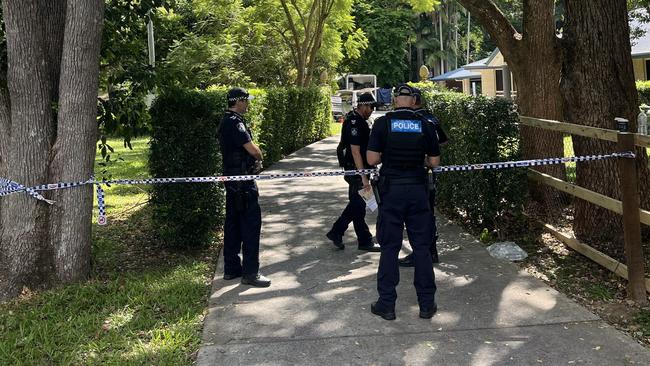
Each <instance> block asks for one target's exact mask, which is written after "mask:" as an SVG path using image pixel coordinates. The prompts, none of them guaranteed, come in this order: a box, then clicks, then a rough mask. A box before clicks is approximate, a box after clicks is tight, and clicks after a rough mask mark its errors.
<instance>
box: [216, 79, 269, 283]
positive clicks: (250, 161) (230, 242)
mask: <svg viewBox="0 0 650 366" xmlns="http://www.w3.org/2000/svg"><path fill="white" fill-rule="evenodd" d="M227 98H228V110H226V112H225V114H224V116H223V119H222V120H221V125H220V126H219V145H220V148H221V154H222V157H223V172H224V175H247V174H254V173H257V172H258V171H259V170H260V169H261V162H262V151H261V150H260V149H259V147H257V145H255V143H253V141H252V134H251V131H250V129H249V128H248V126H247V125H246V120H245V119H244V117H243V114H244V113H246V111H247V110H248V103H249V101H250V100H251V99H253V97H252V96H250V95H249V94H248V92H247V91H246V90H245V89H242V88H233V89H231V90H229V91H228V95H227ZM225 186H226V222H225V224H224V238H223V258H224V275H223V278H224V279H225V280H233V279H236V278H239V277H241V283H242V284H244V285H251V286H255V287H268V286H270V285H271V281H270V280H269V279H268V278H266V277H264V276H263V275H262V274H261V273H260V272H259V266H260V264H259V249H260V231H261V228H262V213H261V210H260V205H259V203H258V202H257V198H258V195H259V194H258V191H257V185H256V184H255V181H252V180H249V181H240V182H226V183H225ZM240 251H242V254H243V261H241V260H240V258H239V252H240Z"/></svg>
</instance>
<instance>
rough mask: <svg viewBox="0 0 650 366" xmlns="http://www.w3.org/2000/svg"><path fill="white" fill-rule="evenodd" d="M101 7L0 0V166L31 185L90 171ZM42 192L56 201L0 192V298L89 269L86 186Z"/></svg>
mask: <svg viewBox="0 0 650 366" xmlns="http://www.w3.org/2000/svg"><path fill="white" fill-rule="evenodd" d="M64 6H65V7H64ZM103 9H104V2H103V1H102V0H87V1H65V0H54V1H51V2H41V1H33V0H29V1H25V0H5V1H4V2H3V13H4V20H5V24H6V34H7V54H8V71H7V91H8V98H7V94H6V93H3V92H2V90H1V89H0V103H1V105H0V135H1V137H0V143H1V145H2V146H1V147H0V159H1V160H0V172H1V173H2V175H4V176H6V177H7V178H9V179H11V180H13V181H16V182H19V183H21V184H24V185H26V186H31V185H36V184H43V183H46V182H52V181H54V182H56V181H61V180H63V181H76V180H83V179H87V178H89V177H90V175H91V174H92V172H93V159H94V150H95V149H94V143H95V138H96V129H97V126H96V119H95V117H96V113H97V110H96V98H97V89H98V85H97V84H98V79H99V52H100V44H101V29H102V24H103ZM59 95H60V97H59ZM5 99H8V100H5ZM53 105H56V106H57V107H58V108H57V109H58V117H56V118H55V116H54V112H53V108H52V106H53ZM6 111H9V114H8V116H9V118H5V117H4V115H6V113H4V112H6ZM57 120H58V121H59V123H58V124H57V123H56V122H55V121H57ZM5 132H6V133H5ZM48 194H50V195H51V197H52V198H54V199H55V200H56V201H57V202H56V203H55V206H53V207H49V206H48V205H47V204H46V203H44V202H40V201H37V200H35V199H34V198H32V197H30V196H29V195H27V194H16V195H11V196H8V197H3V198H2V199H0V213H1V214H0V301H2V300H5V299H8V298H11V297H14V296H16V295H17V294H19V293H20V291H21V290H22V288H23V287H30V288H39V287H47V286H49V285H52V284H53V283H57V282H68V281H73V280H77V279H80V278H83V277H84V276H85V275H86V274H87V273H88V270H89V262H90V246H91V236H90V230H91V222H90V219H91V213H92V187H84V188H75V189H71V190H65V191H57V192H53V193H48Z"/></svg>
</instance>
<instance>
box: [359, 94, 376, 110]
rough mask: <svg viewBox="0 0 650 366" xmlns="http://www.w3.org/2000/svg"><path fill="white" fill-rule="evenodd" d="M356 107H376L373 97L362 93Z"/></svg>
mask: <svg viewBox="0 0 650 366" xmlns="http://www.w3.org/2000/svg"><path fill="white" fill-rule="evenodd" d="M357 105H370V106H371V107H376V106H377V101H375V97H373V96H372V93H363V94H361V95H359V98H358V99H357Z"/></svg>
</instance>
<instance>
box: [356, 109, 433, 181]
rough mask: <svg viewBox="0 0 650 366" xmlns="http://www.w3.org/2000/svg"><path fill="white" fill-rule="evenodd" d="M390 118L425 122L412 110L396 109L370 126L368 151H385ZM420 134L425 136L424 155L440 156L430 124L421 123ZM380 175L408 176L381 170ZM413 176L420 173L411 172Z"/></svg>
mask: <svg viewBox="0 0 650 366" xmlns="http://www.w3.org/2000/svg"><path fill="white" fill-rule="evenodd" d="M392 118H399V119H420V120H422V121H423V122H426V120H425V119H424V118H423V117H420V116H418V115H416V114H415V112H414V111H413V110H412V109H407V108H400V109H396V110H394V111H393V112H391V113H388V114H386V115H385V116H382V117H379V118H378V119H377V120H376V121H375V124H374V125H373V126H372V131H371V132H370V140H369V142H368V150H370V151H374V152H378V153H383V152H384V150H385V149H386V141H387V140H388V126H389V125H390V120H391V119H392ZM422 126H423V127H424V128H423V129H422V132H423V133H424V135H425V141H426V147H425V152H424V153H425V154H426V155H427V156H440V146H439V145H438V138H437V136H436V130H435V128H434V127H433V124H431V123H423V124H422ZM422 167H423V168H424V161H422ZM382 173H384V174H385V173H389V174H391V175H392V174H393V173H395V174H397V175H410V174H409V173H407V172H404V171H399V172H397V171H394V172H393V171H391V170H386V169H384V168H382ZM412 173H413V174H421V173H422V171H413V172H412Z"/></svg>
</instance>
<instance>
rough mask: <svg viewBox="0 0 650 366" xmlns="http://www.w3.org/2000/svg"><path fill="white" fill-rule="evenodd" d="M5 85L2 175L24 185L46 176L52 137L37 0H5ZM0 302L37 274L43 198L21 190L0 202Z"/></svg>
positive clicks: (44, 221) (41, 19)
mask: <svg viewBox="0 0 650 366" xmlns="http://www.w3.org/2000/svg"><path fill="white" fill-rule="evenodd" d="M3 14H4V21H5V29H6V35H7V56H8V60H7V63H8V72H7V87H8V91H9V96H10V103H11V114H10V115H11V136H10V141H9V146H10V148H9V149H7V151H6V160H5V162H4V164H3V165H4V166H5V169H4V170H5V173H6V174H7V178H9V179H11V180H13V181H16V182H19V183H21V184H24V185H27V186H29V185H35V184H41V183H43V182H45V181H46V179H47V170H48V169H47V166H48V161H49V157H50V156H49V152H50V141H51V140H50V139H51V136H52V132H53V131H52V108H51V100H52V99H51V92H50V88H49V86H50V84H49V77H48V67H47V66H48V63H47V49H46V47H45V44H46V35H45V28H44V14H43V13H42V8H41V6H40V5H39V2H38V1H26V0H5V1H4V2H3ZM0 207H1V208H0V211H1V212H2V216H1V217H0V219H2V221H1V222H0V300H2V299H6V298H10V297H13V296H15V295H17V294H18V293H20V291H21V290H22V287H23V286H32V285H37V284H39V283H42V282H44V281H46V279H45V278H39V276H38V275H37V274H38V273H41V271H39V270H38V268H37V267H38V266H37V262H38V259H39V257H40V251H41V244H42V243H44V241H45V240H46V238H47V211H48V208H47V207H46V204H45V203H43V202H38V201H36V200H35V199H34V198H32V197H30V196H28V195H26V194H17V195H11V196H8V197H4V198H3V199H2V200H0Z"/></svg>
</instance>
